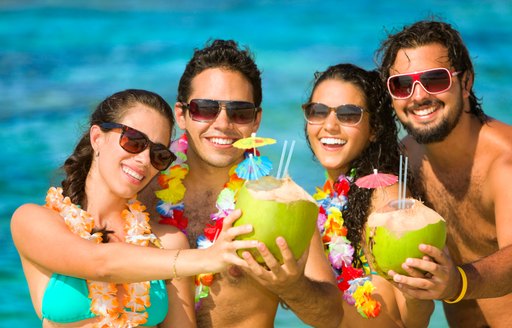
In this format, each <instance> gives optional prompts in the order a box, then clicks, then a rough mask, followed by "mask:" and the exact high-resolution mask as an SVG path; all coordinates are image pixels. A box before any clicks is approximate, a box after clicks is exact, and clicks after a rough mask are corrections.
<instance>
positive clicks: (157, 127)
mask: <svg viewBox="0 0 512 328" xmlns="http://www.w3.org/2000/svg"><path fill="white" fill-rule="evenodd" d="M165 120H166V119H165V117H163V116H162V115H161V114H159V113H158V112H156V111H155V110H154V109H151V108H149V107H147V106H144V105H141V104H137V105H136V106H135V107H134V108H133V109H131V110H130V111H128V112H127V114H126V115H125V116H124V117H123V118H122V119H121V120H120V121H119V122H117V123H121V124H124V125H127V126H129V127H131V128H134V129H136V130H139V131H140V132H142V133H144V134H146V135H147V136H148V137H149V139H150V140H151V141H153V142H154V143H161V144H163V145H165V146H167V145H169V138H170V127H169V126H168V124H162V123H161V122H165ZM120 136H121V133H120V131H106V132H103V131H101V129H100V128H99V127H98V126H93V127H92V128H91V143H92V144H93V147H94V148H95V150H96V153H97V154H98V156H97V158H96V159H97V161H95V162H94V164H95V165H94V166H93V167H92V168H91V170H90V172H89V175H88V178H87V186H88V187H89V188H94V192H95V193H101V192H105V193H111V194H113V196H118V197H122V198H124V199H129V198H131V197H133V196H134V195H135V194H136V193H137V192H138V191H139V190H140V189H142V188H143V187H144V186H146V185H147V184H148V183H149V182H150V181H151V179H152V178H153V177H154V176H155V175H156V173H158V170H157V169H155V168H154V167H153V165H151V162H150V157H149V151H150V149H149V147H148V148H146V149H145V150H144V151H142V152H141V153H139V154H131V153H129V152H127V151H125V150H124V149H123V148H122V147H121V146H120V145H119V138H120ZM102 154H104V155H105V156H102ZM99 180H101V183H99V182H100V181H99ZM100 186H105V188H108V190H104V191H101V190H99V187H100Z"/></svg>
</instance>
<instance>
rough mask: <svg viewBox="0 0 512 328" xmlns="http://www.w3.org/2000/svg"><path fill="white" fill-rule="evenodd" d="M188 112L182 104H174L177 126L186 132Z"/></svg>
mask: <svg viewBox="0 0 512 328" xmlns="http://www.w3.org/2000/svg"><path fill="white" fill-rule="evenodd" d="M186 115H187V110H186V109H184V108H183V105H182V104H181V103H180V102H177V103H175V104H174V117H176V124H178V126H179V128H180V129H181V130H185V122H186V117H185V116H186Z"/></svg>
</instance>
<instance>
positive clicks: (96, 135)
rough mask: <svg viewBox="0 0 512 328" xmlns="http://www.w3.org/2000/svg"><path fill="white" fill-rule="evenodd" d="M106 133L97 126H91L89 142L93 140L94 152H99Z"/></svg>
mask: <svg viewBox="0 0 512 328" xmlns="http://www.w3.org/2000/svg"><path fill="white" fill-rule="evenodd" d="M104 135H105V134H104V133H103V131H101V128H100V127H99V126H97V125H93V126H91V128H90V129H89V140H91V145H92V149H94V152H95V153H97V152H99V150H100V148H101V145H102V143H103V141H104V138H103V137H104Z"/></svg>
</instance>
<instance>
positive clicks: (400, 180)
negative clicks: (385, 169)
mask: <svg viewBox="0 0 512 328" xmlns="http://www.w3.org/2000/svg"><path fill="white" fill-rule="evenodd" d="M402 157H403V156H402V155H401V154H400V168H399V169H398V208H399V209H400V208H401V207H402V205H401V204H402V202H401V201H400V197H402Z"/></svg>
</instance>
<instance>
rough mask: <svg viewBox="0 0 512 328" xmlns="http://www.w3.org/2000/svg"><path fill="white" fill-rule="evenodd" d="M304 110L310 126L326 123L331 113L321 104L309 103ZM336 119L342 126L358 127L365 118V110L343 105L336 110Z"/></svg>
mask: <svg viewBox="0 0 512 328" xmlns="http://www.w3.org/2000/svg"><path fill="white" fill-rule="evenodd" d="M303 108H304V116H305V117H306V120H307V121H308V122H309V123H310V124H322V123H324V122H325V120H326V119H327V117H328V116H329V113H330V112H331V109H330V108H329V107H327V106H326V105H324V104H320V103H309V104H306V105H304V106H303ZM336 117H337V118H338V121H339V122H340V123H341V124H342V125H346V126H353V125H357V124H359V122H361V118H362V117H363V109H362V108H360V107H358V106H356V105H341V106H339V107H337V108H336Z"/></svg>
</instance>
